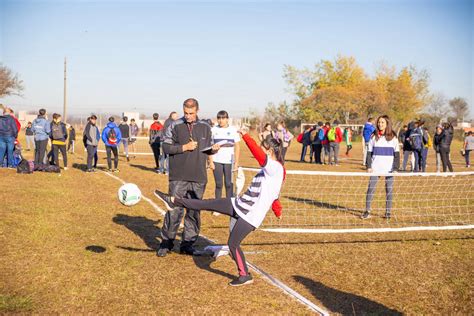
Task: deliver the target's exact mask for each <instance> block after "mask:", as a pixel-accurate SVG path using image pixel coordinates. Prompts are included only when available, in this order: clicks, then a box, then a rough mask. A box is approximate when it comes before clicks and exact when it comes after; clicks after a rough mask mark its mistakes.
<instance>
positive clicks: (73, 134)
mask: <svg viewBox="0 0 474 316" xmlns="http://www.w3.org/2000/svg"><path fill="white" fill-rule="evenodd" d="M69 140H76V130H75V129H74V128H71V129H70V130H69Z"/></svg>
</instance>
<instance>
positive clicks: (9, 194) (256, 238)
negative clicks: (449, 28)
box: [0, 144, 474, 315]
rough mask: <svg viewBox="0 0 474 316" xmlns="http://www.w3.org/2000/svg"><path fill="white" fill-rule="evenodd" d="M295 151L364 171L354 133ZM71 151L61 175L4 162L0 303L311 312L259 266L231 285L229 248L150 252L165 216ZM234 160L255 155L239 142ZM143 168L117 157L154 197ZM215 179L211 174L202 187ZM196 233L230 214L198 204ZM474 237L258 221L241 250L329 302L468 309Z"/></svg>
mask: <svg viewBox="0 0 474 316" xmlns="http://www.w3.org/2000/svg"><path fill="white" fill-rule="evenodd" d="M457 145H459V144H455V145H453V148H454V147H455V146H457ZM299 150H300V146H299V145H297V144H293V146H292V147H291V149H290V152H289V154H288V160H289V162H288V163H287V165H286V167H287V169H305V170H325V171H331V170H337V171H362V166H361V165H360V158H359V157H360V156H361V153H360V151H361V149H360V144H355V148H354V150H353V156H352V158H347V159H346V158H345V159H344V160H342V164H341V166H340V167H337V168H338V169H336V167H331V166H315V165H309V164H302V163H298V162H295V161H296V160H298V158H299ZM26 155H27V157H31V153H27V154H26ZM458 156H459V155H458V154H457V152H456V151H454V150H453V161H454V167H455V170H456V171H461V170H464V167H463V163H462V160H461V157H460V156H459V157H458ZM69 158H70V163H69V165H70V166H72V165H73V164H74V166H75V167H74V168H70V169H69V170H67V171H64V172H62V173H61V175H60V176H59V175H58V174H45V173H34V174H32V175H17V174H16V173H15V171H13V170H5V169H0V177H1V180H2V181H0V192H1V193H0V194H1V197H2V201H3V203H2V204H1V205H2V207H1V214H0V215H1V218H0V242H1V244H2V247H0V313H37V314H51V313H61V314H76V313H94V314H95V313H101V314H130V313H140V314H141V313H153V314H251V313H252V314H309V313H311V312H310V311H309V310H308V309H307V308H306V307H304V306H303V305H300V304H299V303H298V302H296V301H295V300H293V299H291V298H290V297H288V296H287V295H285V294H284V293H282V292H281V291H280V290H279V289H277V288H275V287H273V286H272V285H270V284H269V283H267V282H266V281H265V280H263V279H262V278H260V277H257V278H256V282H255V283H254V284H253V285H250V286H246V287H243V288H230V287H229V286H227V282H228V281H229V280H230V278H231V277H232V276H234V275H235V274H236V271H235V270H236V268H235V267H234V264H233V262H232V261H231V259H230V258H228V257H221V258H219V259H218V260H217V261H215V262H213V261H211V260H209V259H207V258H204V257H194V258H192V257H189V256H182V255H179V254H177V253H172V254H171V255H169V256H167V257H165V258H158V257H156V255H155V250H156V248H157V247H158V245H159V242H160V228H161V225H162V216H161V215H159V214H158V213H157V212H156V211H155V210H154V209H153V208H152V207H151V206H150V205H149V204H148V203H146V202H145V201H142V202H140V203H139V204H137V205H135V206H133V207H125V206H122V205H121V204H120V203H119V202H118V200H117V197H116V192H117V189H118V187H119V186H120V183H119V182H118V181H116V180H115V179H112V178H110V177H107V176H106V175H105V174H103V173H102V172H98V173H96V174H86V173H84V172H83V171H82V170H81V168H82V167H83V164H84V163H85V160H84V155H83V151H82V148H81V147H80V146H78V148H77V151H76V155H73V156H70V157H69ZM103 158H104V155H101V156H100V161H99V163H105V160H104V159H103ZM433 159H434V158H433V157H432V156H430V159H429V167H428V168H429V170H433V168H434V160H433ZM242 165H245V166H256V164H255V162H254V161H253V160H252V158H251V156H250V154H249V152H248V151H246V150H244V152H243V158H242ZM151 167H153V165H152V159H151V157H147V156H145V157H138V158H136V159H132V161H131V162H130V163H127V162H126V161H125V160H124V159H123V158H121V160H120V165H119V168H120V173H119V174H117V175H118V176H119V177H120V178H122V179H123V180H125V181H126V182H133V183H136V184H137V185H138V186H139V187H140V188H141V190H142V192H143V194H144V195H146V196H147V197H150V198H152V199H153V200H154V201H155V202H156V203H158V201H157V200H156V199H154V198H153V197H152V192H153V190H154V189H156V188H160V189H162V190H166V189H167V185H168V181H167V177H166V176H163V175H158V174H156V173H153V172H152V170H151ZM213 190H214V182H213V180H212V177H209V183H208V187H207V190H206V196H207V197H212V196H213ZM465 194H466V195H469V194H472V193H471V192H466V193H465ZM158 204H159V203H158ZM268 216H273V215H272V214H271V212H270V213H269V214H268ZM202 234H203V235H205V236H207V237H209V238H211V239H213V240H215V241H217V242H219V243H225V242H226V240H227V236H228V219H227V218H225V217H224V216H219V217H216V216H212V215H210V214H209V213H208V212H203V216H202ZM473 238H474V232H473V231H472V230H462V231H435V232H405V233H384V234H367V233H366V234H335V235H324V234H323V235H320V234H297V235H294V234H276V233H268V232H264V231H261V230H257V231H256V232H255V233H253V234H251V235H250V236H249V237H248V238H247V239H246V240H245V241H244V243H243V249H244V251H245V252H247V253H248V254H247V259H248V260H249V261H251V262H252V263H254V264H256V265H257V266H259V267H260V268H262V269H263V270H265V271H266V272H268V273H270V274H271V275H273V276H274V277H276V278H278V279H279V280H281V281H283V282H285V283H286V284H287V285H289V286H290V287H292V288H293V289H295V290H297V291H298V292H299V293H301V294H302V295H303V296H305V297H307V298H308V299H310V300H311V301H313V302H314V303H316V304H317V305H319V306H321V307H323V308H324V309H326V310H328V311H329V312H330V313H334V314H352V315H363V314H400V313H402V314H458V315H468V314H472V313H473V311H474V304H473V301H472V297H473V294H474V288H473V285H472V279H473V272H474V265H473V262H474V261H473V248H474V243H473ZM205 244H206V241H205V240H199V242H198V246H204V245H205ZM176 246H177V245H176Z"/></svg>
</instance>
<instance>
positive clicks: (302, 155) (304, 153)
mask: <svg viewBox="0 0 474 316" xmlns="http://www.w3.org/2000/svg"><path fill="white" fill-rule="evenodd" d="M308 146H309V145H303V148H301V158H300V161H304V159H305V157H306V151H307V150H308Z"/></svg>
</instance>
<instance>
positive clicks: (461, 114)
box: [449, 97, 469, 120]
mask: <svg viewBox="0 0 474 316" xmlns="http://www.w3.org/2000/svg"><path fill="white" fill-rule="evenodd" d="M449 106H450V107H451V110H452V111H453V113H454V116H455V117H456V119H458V120H460V119H461V120H464V118H465V117H467V116H468V114H469V106H468V104H467V102H466V100H464V99H463V98H459V97H457V98H454V99H451V100H450V101H449Z"/></svg>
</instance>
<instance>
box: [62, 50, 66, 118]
mask: <svg viewBox="0 0 474 316" xmlns="http://www.w3.org/2000/svg"><path fill="white" fill-rule="evenodd" d="M66 67H67V60H66V57H64V100H63V121H64V123H66V122H67V109H66V108H67V102H66V81H67V78H66Z"/></svg>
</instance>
